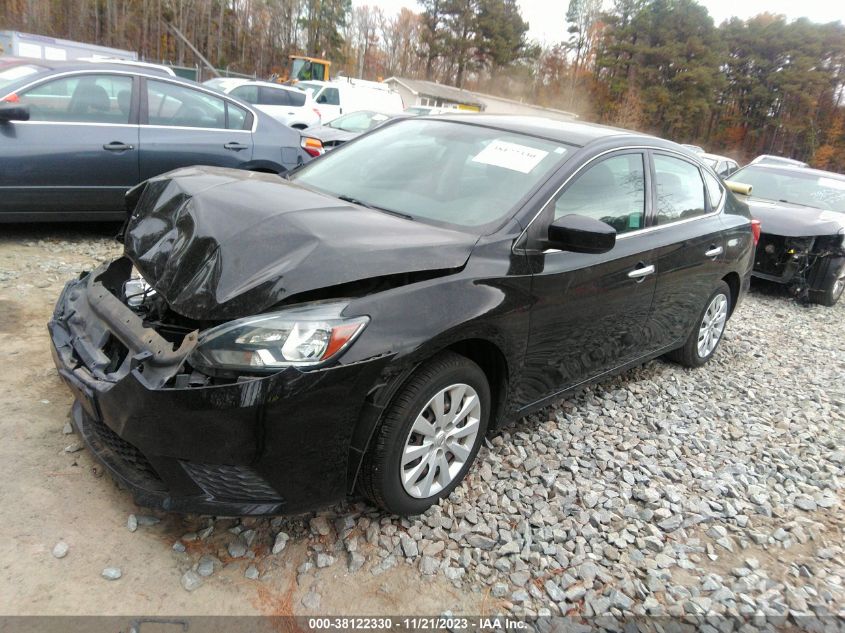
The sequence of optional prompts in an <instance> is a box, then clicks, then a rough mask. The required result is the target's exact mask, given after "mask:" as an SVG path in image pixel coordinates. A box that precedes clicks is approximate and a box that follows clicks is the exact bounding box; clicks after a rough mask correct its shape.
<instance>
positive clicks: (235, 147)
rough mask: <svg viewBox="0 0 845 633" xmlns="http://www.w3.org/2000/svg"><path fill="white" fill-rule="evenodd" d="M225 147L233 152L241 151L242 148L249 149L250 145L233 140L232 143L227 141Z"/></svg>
mask: <svg viewBox="0 0 845 633" xmlns="http://www.w3.org/2000/svg"><path fill="white" fill-rule="evenodd" d="M223 148H224V149H230V150H232V151H233V152H239V151H241V150H242V149H249V145H244V144H243V143H238V142H236V141H232V142H231V143H226V144H225V145H224V146H223Z"/></svg>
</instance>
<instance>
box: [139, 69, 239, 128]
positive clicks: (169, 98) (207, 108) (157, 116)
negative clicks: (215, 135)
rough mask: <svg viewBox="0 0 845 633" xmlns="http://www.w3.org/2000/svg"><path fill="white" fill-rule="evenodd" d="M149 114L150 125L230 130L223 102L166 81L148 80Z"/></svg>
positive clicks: (198, 91) (206, 94) (204, 93)
mask: <svg viewBox="0 0 845 633" xmlns="http://www.w3.org/2000/svg"><path fill="white" fill-rule="evenodd" d="M147 113H148V114H147V116H148V120H149V123H150V125H166V126H174V127H198V128H209V129H225V128H226V105H225V101H224V100H223V99H221V98H219V97H214V96H212V95H210V94H208V93H206V92H202V91H200V90H194V89H193V88H189V87H188V86H181V85H179V84H172V83H169V82H165V81H155V80H152V79H148V80H147Z"/></svg>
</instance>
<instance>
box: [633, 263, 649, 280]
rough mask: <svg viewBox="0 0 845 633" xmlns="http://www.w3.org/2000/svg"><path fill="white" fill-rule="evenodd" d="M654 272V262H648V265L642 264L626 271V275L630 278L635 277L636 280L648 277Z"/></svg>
mask: <svg viewBox="0 0 845 633" xmlns="http://www.w3.org/2000/svg"><path fill="white" fill-rule="evenodd" d="M653 273H654V264H649V265H648V266H642V267H640V268H635V269H634V270H632V271H630V272H629V273H628V277H630V278H631V279H636V280H637V281H642V279H643V278H644V277H648V276H649V275H651V274H653Z"/></svg>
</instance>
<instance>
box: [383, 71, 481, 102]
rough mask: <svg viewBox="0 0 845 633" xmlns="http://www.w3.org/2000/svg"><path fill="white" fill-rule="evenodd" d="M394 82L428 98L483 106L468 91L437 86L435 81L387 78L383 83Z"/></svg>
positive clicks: (441, 85) (443, 85)
mask: <svg viewBox="0 0 845 633" xmlns="http://www.w3.org/2000/svg"><path fill="white" fill-rule="evenodd" d="M391 81H395V82H396V83H398V84H400V85H402V86H404V87H405V88H407V89H408V90H410V91H411V92H413V93H414V94H417V95H419V94H422V95H426V96H429V97H436V98H438V99H445V100H446V101H452V102H454V103H463V104H466V105H473V106H478V107H479V108H483V107H484V104H483V103H482V102H481V101H479V99H478V97H476V96H475V95H474V94H473V93H472V92H470V91H469V90H464V89H463V88H455V87H454V86H447V85H445V84H439V83H437V82H436V81H427V80H425V79H406V78H405V77H388V78H387V79H385V83H389V82H391Z"/></svg>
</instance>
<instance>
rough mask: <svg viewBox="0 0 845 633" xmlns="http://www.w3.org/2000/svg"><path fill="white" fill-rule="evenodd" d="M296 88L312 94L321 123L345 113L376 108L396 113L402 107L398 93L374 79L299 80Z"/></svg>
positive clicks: (377, 110) (378, 110)
mask: <svg viewBox="0 0 845 633" xmlns="http://www.w3.org/2000/svg"><path fill="white" fill-rule="evenodd" d="M296 87H297V88H301V89H302V90H306V91H311V92H312V93H313V95H314V101H315V102H316V103H317V109H318V110H319V111H320V115H321V117H322V120H323V125H325V124H326V123H328V122H329V121H331V120H332V119H334V118H337V117H339V116H340V115H341V114H343V113H345V112H355V111H357V110H375V111H376V112H384V113H385V114H399V113H401V112H402V111H403V110H404V108H405V105H404V104H403V103H402V97H401V95H400V94H399V93H398V92H396V91H395V90H391V89H390V86H388V85H387V84H386V83H382V82H377V81H364V80H363V79H351V78H347V77H344V78H342V79H335V80H334V81H300V82H298V83H297V84H296Z"/></svg>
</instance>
